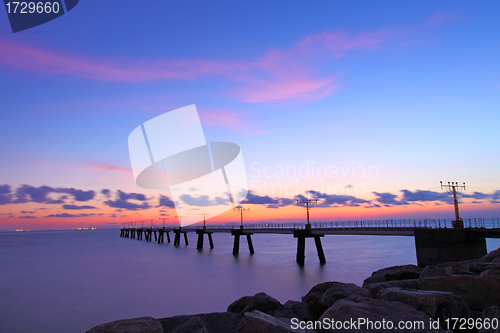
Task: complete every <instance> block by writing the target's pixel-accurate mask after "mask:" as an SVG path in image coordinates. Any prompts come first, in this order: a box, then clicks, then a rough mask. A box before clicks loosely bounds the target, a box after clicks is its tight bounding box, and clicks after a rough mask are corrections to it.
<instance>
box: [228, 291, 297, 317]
mask: <svg viewBox="0 0 500 333" xmlns="http://www.w3.org/2000/svg"><path fill="white" fill-rule="evenodd" d="M253 310H259V311H261V312H264V313H266V314H268V315H271V316H275V317H279V318H294V317H297V314H296V313H295V311H293V310H291V309H290V308H287V307H285V306H283V305H282V304H281V303H280V302H279V301H278V300H277V299H275V298H273V297H271V296H269V295H267V294H265V293H258V294H256V295H254V296H245V297H242V298H240V299H238V300H236V301H234V302H233V303H231V305H229V307H228V308H227V311H228V312H233V313H237V314H241V315H242V314H244V313H245V312H252V311H253Z"/></svg>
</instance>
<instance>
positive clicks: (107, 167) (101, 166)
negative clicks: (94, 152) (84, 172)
mask: <svg viewBox="0 0 500 333" xmlns="http://www.w3.org/2000/svg"><path fill="white" fill-rule="evenodd" d="M88 165H89V166H90V168H91V169H92V170H97V171H111V172H127V173H130V174H132V169H130V168H123V167H120V166H117V165H113V164H108V163H98V162H88Z"/></svg>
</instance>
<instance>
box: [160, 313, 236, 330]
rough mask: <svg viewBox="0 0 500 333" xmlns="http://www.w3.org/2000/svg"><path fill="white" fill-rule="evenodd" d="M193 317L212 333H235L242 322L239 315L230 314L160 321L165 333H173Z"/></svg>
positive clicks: (176, 317)
mask: <svg viewBox="0 0 500 333" xmlns="http://www.w3.org/2000/svg"><path fill="white" fill-rule="evenodd" d="M193 317H199V318H201V320H202V321H203V324H204V325H205V327H206V328H207V330H208V332H210V333H234V332H235V331H236V328H237V327H238V324H239V322H240V320H241V316H240V315H239V314H235V313H230V312H214V313H202V314H198V315H196V316H174V317H169V318H161V319H158V321H159V322H160V323H161V325H162V326H163V331H164V332H165V333H171V332H172V331H173V330H174V329H176V328H177V327H179V326H181V325H183V324H184V323H186V322H187V321H188V320H190V319H191V318H193Z"/></svg>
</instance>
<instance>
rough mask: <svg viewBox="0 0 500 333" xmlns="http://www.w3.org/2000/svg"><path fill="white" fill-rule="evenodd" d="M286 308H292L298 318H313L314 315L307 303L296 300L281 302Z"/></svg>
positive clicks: (307, 319) (308, 319) (314, 317)
mask: <svg viewBox="0 0 500 333" xmlns="http://www.w3.org/2000/svg"><path fill="white" fill-rule="evenodd" d="M283 305H284V306H285V307H286V308H289V309H291V310H293V311H294V312H295V313H296V314H297V317H298V318H299V319H302V320H304V321H310V320H315V319H317V318H318V317H316V316H315V315H314V313H313V310H312V309H311V306H310V305H309V304H308V303H304V302H298V301H287V302H286V303H285V304H283Z"/></svg>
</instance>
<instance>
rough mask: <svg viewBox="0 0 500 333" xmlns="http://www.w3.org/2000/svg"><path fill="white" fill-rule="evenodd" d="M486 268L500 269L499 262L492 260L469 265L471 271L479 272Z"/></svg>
mask: <svg viewBox="0 0 500 333" xmlns="http://www.w3.org/2000/svg"><path fill="white" fill-rule="evenodd" d="M488 269H500V263H494V262H476V263H473V264H471V265H470V270H471V272H474V273H481V272H483V271H485V270H488Z"/></svg>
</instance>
